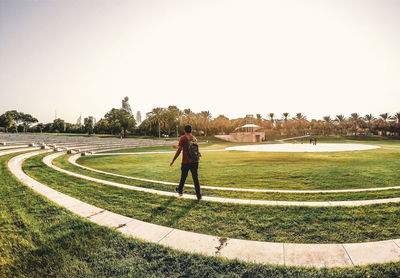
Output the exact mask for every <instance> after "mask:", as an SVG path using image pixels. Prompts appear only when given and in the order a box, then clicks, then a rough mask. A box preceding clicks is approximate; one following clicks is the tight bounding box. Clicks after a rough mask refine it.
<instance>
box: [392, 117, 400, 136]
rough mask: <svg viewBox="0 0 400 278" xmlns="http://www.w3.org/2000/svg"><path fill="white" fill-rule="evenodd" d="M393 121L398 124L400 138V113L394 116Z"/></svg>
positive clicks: (397, 129) (397, 130)
mask: <svg viewBox="0 0 400 278" xmlns="http://www.w3.org/2000/svg"><path fill="white" fill-rule="evenodd" d="M393 120H394V121H395V123H396V132H397V135H399V136H400V112H397V113H396V114H394V116H393Z"/></svg>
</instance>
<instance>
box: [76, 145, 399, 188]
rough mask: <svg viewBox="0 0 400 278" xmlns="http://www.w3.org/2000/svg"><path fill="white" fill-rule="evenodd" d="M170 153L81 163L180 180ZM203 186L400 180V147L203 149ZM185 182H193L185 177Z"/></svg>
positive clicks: (388, 183) (355, 185) (387, 183)
mask: <svg viewBox="0 0 400 278" xmlns="http://www.w3.org/2000/svg"><path fill="white" fill-rule="evenodd" d="M172 156H173V154H141V155H118V156H86V157H82V158H80V159H79V160H78V162H79V163H81V164H82V165H85V166H88V167H91V168H95V169H100V170H104V171H107V172H112V173H118V174H123V175H127V176H133V177H141V178H148V179H156V180H162V181H169V182H177V181H179V175H180V171H179V166H180V158H178V161H177V162H176V164H175V165H174V167H172V168H171V167H169V162H170V161H171V159H172ZM199 174H200V182H201V183H202V184H203V185H210V186H227V187H246V188H267V189H351V188H370V187H385V186H398V185H400V150H386V149H377V150H368V151H355V152H334V153H328V152H327V153H268V152H241V151H224V152H203V157H202V159H201V162H200V169H199ZM188 182H190V183H192V181H191V177H190V176H189V179H188Z"/></svg>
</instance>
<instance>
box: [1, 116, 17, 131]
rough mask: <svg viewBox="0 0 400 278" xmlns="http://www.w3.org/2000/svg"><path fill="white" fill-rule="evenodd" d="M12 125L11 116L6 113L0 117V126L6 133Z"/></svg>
mask: <svg viewBox="0 0 400 278" xmlns="http://www.w3.org/2000/svg"><path fill="white" fill-rule="evenodd" d="M14 124H15V122H14V119H13V117H12V115H10V114H7V112H6V113H4V114H3V115H1V116H0V126H1V127H4V128H5V130H6V132H8V130H9V129H10V128H11V127H13V126H14Z"/></svg>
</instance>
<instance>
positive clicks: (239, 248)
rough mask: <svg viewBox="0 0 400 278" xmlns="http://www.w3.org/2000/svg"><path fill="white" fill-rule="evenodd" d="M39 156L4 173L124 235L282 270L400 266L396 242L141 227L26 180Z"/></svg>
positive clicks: (15, 160) (142, 224)
mask: <svg viewBox="0 0 400 278" xmlns="http://www.w3.org/2000/svg"><path fill="white" fill-rule="evenodd" d="M44 152H48V151H39V152H31V153H27V154H22V155H18V156H16V157H13V158H12V159H11V160H10V161H9V163H8V167H9V169H10V170H11V172H12V173H13V174H14V175H15V176H16V177H17V178H18V179H19V180H20V181H21V182H23V183H24V184H25V185H27V186H28V187H30V188H32V189H33V190H34V191H35V192H37V193H39V194H41V195H43V196H45V197H47V198H48V199H50V200H51V201H53V202H55V203H56V204H58V205H60V206H62V207H64V208H66V209H68V210H70V211H72V212H73V213H75V214H78V215H80V216H82V217H84V218H86V219H88V220H89V221H92V222H94V223H97V224H99V225H103V226H107V227H110V228H114V229H116V230H118V231H120V232H122V233H123V234H125V235H129V236H133V237H135V238H138V239H142V240H145V241H149V242H152V243H158V244H161V245H164V246H167V247H171V248H174V249H178V250H182V251H186V252H190V253H199V254H203V255H209V256H218V257H224V258H227V259H239V260H242V261H246V262H251V263H264V264H274V265H286V266H310V267H345V266H353V265H366V264H372V263H387V262H395V261H400V239H394V240H384V241H376V242H364V243H345V244H296V243H275V242H261V241H250V240H241V239H231V238H227V239H226V238H220V237H216V236H210V235H204V234H198V233H193V232H187V231H183V230H178V229H173V228H169V227H165V226H160V225H155V224H151V223H147V222H143V221H139V220H136V219H133V218H130V217H126V216H123V215H120V214H116V213H113V212H110V211H107V210H104V209H102V208H98V207H95V206H92V205H90V204H87V203H84V202H82V201H80V200H78V199H75V198H72V197H70V196H68V195H65V194H62V193H60V192H58V191H56V190H54V189H52V188H50V187H48V186H46V185H44V184H42V183H40V182H38V181H36V180H34V179H33V178H31V177H29V176H28V175H26V174H25V173H24V172H23V170H22V162H23V161H24V160H25V159H27V158H29V157H32V156H35V155H38V154H41V153H44Z"/></svg>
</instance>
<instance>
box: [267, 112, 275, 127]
mask: <svg viewBox="0 0 400 278" xmlns="http://www.w3.org/2000/svg"><path fill="white" fill-rule="evenodd" d="M274 115H275V114H274V113H269V114H268V116H269V118H270V119H271V123H272V125H274Z"/></svg>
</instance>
